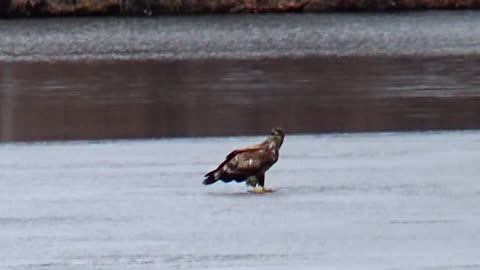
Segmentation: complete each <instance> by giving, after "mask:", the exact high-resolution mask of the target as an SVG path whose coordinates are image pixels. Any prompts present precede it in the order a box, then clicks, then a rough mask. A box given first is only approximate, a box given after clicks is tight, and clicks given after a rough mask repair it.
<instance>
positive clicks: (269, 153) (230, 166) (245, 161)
mask: <svg viewBox="0 0 480 270" xmlns="http://www.w3.org/2000/svg"><path fill="white" fill-rule="evenodd" d="M284 137H285V133H284V132H283V130H282V129H280V128H274V129H272V134H271V135H270V136H269V137H268V138H267V139H266V140H265V141H263V142H261V143H259V144H255V145H251V146H247V147H244V148H240V149H236V150H233V151H232V152H231V153H230V154H228V156H227V158H226V159H225V161H223V162H222V163H221V164H220V165H219V166H218V167H217V168H216V169H215V170H213V171H211V172H209V173H207V174H206V175H205V177H206V178H205V180H203V184H204V185H210V184H213V183H215V182H217V181H218V180H221V181H223V182H231V181H236V182H243V181H246V184H247V186H252V187H253V188H254V191H258V190H257V189H255V187H256V186H257V185H259V186H260V187H261V190H260V192H269V191H272V190H271V189H267V188H265V172H266V171H267V170H268V169H270V167H272V165H273V164H275V162H277V160H278V156H279V150H280V147H281V146H282V143H283V138H284Z"/></svg>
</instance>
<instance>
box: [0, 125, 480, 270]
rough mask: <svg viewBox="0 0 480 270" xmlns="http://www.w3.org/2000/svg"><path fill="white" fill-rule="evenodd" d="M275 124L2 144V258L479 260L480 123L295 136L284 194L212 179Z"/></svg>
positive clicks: (446, 264)
mask: <svg viewBox="0 0 480 270" xmlns="http://www.w3.org/2000/svg"><path fill="white" fill-rule="evenodd" d="M262 139H263V137H232V138H205V139H163V140H141V141H103V142H67V143H36V144H3V145H0V187H1V188H0V269H22V270H23V269H62V270H65V269H210V270H213V269H215V270H218V269H230V270H250V269H263V270H267V269H368V270H372V269H373V270H374V269H480V256H479V254H480V253H479V251H480V208H479V205H480V183H479V179H480V178H479V177H480V166H479V164H480V132H479V131H468V132H431V133H388V134H385V133H384V134H380V133H372V134H370V133H365V134H351V135H346V134H332V135H318V136H314V135H311V136H288V135H287V137H286V140H285V143H284V146H283V148H282V150H281V157H280V160H279V162H278V163H277V164H276V165H275V166H274V167H272V169H271V170H270V171H269V172H268V173H267V179H266V181H267V182H266V183H267V185H268V186H269V187H272V188H274V189H276V192H275V193H271V194H263V195H256V194H250V193H247V192H246V186H245V185H243V184H234V183H231V184H224V183H218V184H214V185H212V186H208V187H205V186H202V185H201V182H202V179H203V177H202V176H203V175H204V174H205V173H206V172H207V171H208V170H210V169H212V168H214V167H215V166H216V165H217V164H218V163H219V162H221V161H222V159H223V158H224V157H225V155H226V154H227V153H228V152H229V151H230V150H232V149H233V148H235V147H240V146H243V145H245V144H249V143H257V142H259V141H260V140H262Z"/></svg>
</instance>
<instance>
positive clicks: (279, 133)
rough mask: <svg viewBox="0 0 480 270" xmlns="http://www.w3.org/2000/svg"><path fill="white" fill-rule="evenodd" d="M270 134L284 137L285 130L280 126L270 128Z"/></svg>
mask: <svg viewBox="0 0 480 270" xmlns="http://www.w3.org/2000/svg"><path fill="white" fill-rule="evenodd" d="M272 135H274V136H281V137H282V138H283V137H285V132H284V131H283V129H281V128H278V127H276V128H272Z"/></svg>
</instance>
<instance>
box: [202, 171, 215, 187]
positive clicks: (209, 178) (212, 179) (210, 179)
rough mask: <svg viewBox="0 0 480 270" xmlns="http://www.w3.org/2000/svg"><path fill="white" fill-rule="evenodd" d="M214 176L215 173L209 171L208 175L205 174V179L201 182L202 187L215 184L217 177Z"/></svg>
mask: <svg viewBox="0 0 480 270" xmlns="http://www.w3.org/2000/svg"><path fill="white" fill-rule="evenodd" d="M215 175H216V171H211V172H209V173H207V174H206V175H205V177H207V178H206V179H205V180H203V184H204V185H210V184H213V183H215V182H217V180H218V179H217V177H216V176H215Z"/></svg>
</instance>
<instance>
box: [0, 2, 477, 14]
mask: <svg viewBox="0 0 480 270" xmlns="http://www.w3.org/2000/svg"><path fill="white" fill-rule="evenodd" d="M458 8H472V9H473V8H475V9H476V8H480V0H0V15H12V16H55V15H101V14H109V15H158V14H205V13H264V12H294V11H296V12H301V11H308V12H322V11H335V10H369V11H371V10H415V9H458Z"/></svg>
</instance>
